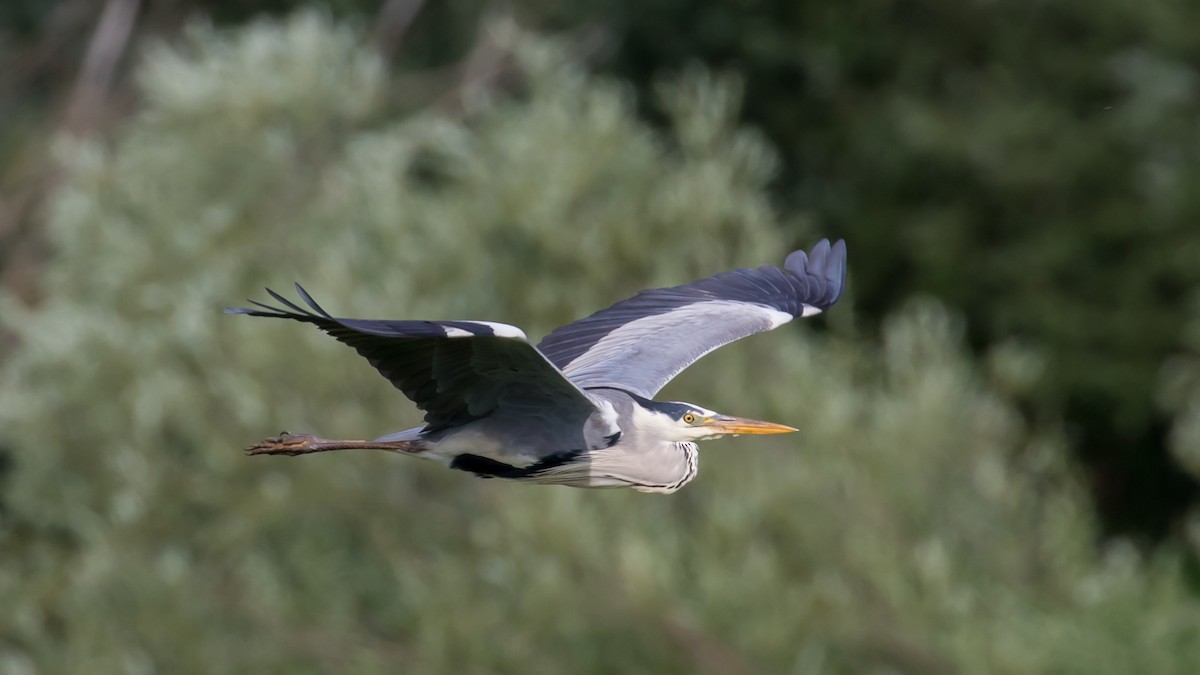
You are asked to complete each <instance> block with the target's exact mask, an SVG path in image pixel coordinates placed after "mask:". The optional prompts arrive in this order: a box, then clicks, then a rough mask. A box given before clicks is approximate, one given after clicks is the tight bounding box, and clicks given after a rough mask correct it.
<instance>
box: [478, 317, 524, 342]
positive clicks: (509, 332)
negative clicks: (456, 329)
mask: <svg viewBox="0 0 1200 675" xmlns="http://www.w3.org/2000/svg"><path fill="white" fill-rule="evenodd" d="M471 323H477V324H480V325H483V326H487V327H489V328H491V329H492V332H493V333H495V334H496V337H502V338H514V339H517V340H528V339H529V338H527V337H526V336H525V331H523V330H521V329H520V328H517V327H516V326H510V325H508V324H506V323H496V322H494V321H472V322H471Z"/></svg>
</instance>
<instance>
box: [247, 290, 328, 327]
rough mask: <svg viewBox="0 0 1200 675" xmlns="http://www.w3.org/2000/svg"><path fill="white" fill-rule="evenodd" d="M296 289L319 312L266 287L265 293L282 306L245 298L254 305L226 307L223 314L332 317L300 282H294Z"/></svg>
mask: <svg viewBox="0 0 1200 675" xmlns="http://www.w3.org/2000/svg"><path fill="white" fill-rule="evenodd" d="M296 289H297V291H298V292H299V293H300V297H301V298H303V299H304V301H305V302H306V303H308V304H309V305H310V306H311V307H312V308H313V309H315V310H316V311H317V312H319V314H313V313H312V312H311V311H309V310H307V309H304V308H303V307H300V306H299V305H297V304H296V303H294V302H292V301H291V300H288V299H287V298H285V297H283V296H282V295H280V294H279V293H277V292H275V291H274V290H273V289H271V288H270V287H266V288H264V289H263V290H265V291H266V292H267V295H269V296H271V298H273V299H274V300H275V302H278V303H279V304H280V305H283V306H282V307H274V306H272V305H268V304H266V303H262V302H259V301H257V300H249V299H247V300H246V302H248V303H250V304H251V305H255V307H226V308H225V314H245V315H248V316H267V317H277V318H289V319H300V320H311V319H316V318H330V319H331V318H332V317H330V316H329V314H327V313H326V312H325V310H323V309H321V307H320V305H318V304H317V303H316V302H315V301H313V299H312V296H310V295H309V294H308V292H307V291H305V290H304V289H303V288H302V287H301V286H300V284H296Z"/></svg>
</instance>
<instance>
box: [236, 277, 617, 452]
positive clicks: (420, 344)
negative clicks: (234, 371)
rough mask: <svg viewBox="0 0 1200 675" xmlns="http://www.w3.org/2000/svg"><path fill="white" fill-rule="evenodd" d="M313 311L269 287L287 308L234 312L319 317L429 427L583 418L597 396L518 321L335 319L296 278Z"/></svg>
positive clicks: (323, 326)
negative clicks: (530, 417)
mask: <svg viewBox="0 0 1200 675" xmlns="http://www.w3.org/2000/svg"><path fill="white" fill-rule="evenodd" d="M296 290H297V292H299V294H300V297H301V298H303V299H304V302H306V303H307V304H308V306H309V307H310V308H312V311H310V310H307V309H304V308H301V307H299V306H297V305H295V304H293V303H292V302H290V301H288V300H286V299H285V298H283V297H282V296H280V295H279V294H278V293H276V292H274V291H272V290H271V289H267V292H268V293H270V294H271V297H273V298H275V300H277V301H278V302H279V303H280V304H282V305H283V308H277V307H271V306H269V305H264V304H262V303H259V302H254V301H251V302H252V304H254V305H257V307H258V308H257V309H244V308H230V309H226V310H225V311H226V312H228V313H231V314H249V315H251V316H266V317H273V318H281V319H294V320H296V321H303V322H305V323H311V324H314V325H316V326H317V327H318V328H320V329H321V330H323V331H325V332H326V333H328V334H330V335H332V336H333V337H335V338H337V339H338V340H339V341H341V342H343V343H345V344H347V345H349V346H351V347H353V348H354V349H355V350H356V351H358V353H359V354H361V355H362V356H363V357H365V358H366V359H367V361H369V362H370V363H371V365H372V366H375V368H376V369H377V370H378V371H379V372H380V373H381V374H383V376H384V377H386V378H387V379H388V380H389V381H391V383H392V384H393V385H394V386H395V387H396V388H397V389H399V390H400V391H401V392H403V393H404V395H405V396H407V397H408V398H409V399H411V400H412V401H413V402H414V403H416V404H417V407H418V408H420V409H421V410H424V411H425V424H426V430H428V431H437V430H440V429H446V428H450V427H454V426H458V425H461V424H466V423H467V422H471V421H474V420H477V419H481V418H483V417H487V416H488V415H491V414H494V413H496V412H501V411H502V412H504V413H506V414H512V415H515V416H518V417H520V416H522V415H523V414H535V415H537V416H550V417H555V418H560V419H561V418H570V419H577V420H578V422H579V424H580V425H582V424H583V421H584V420H586V419H587V418H588V416H590V415H591V414H592V413H593V412H594V411H595V406H594V405H593V403H592V400H591V399H590V398H589V397H588V395H587V394H585V393H584V392H583V391H581V390H580V389H579V387H577V386H576V385H575V384H573V383H572V382H571V381H570V380H568V379H567V378H566V377H564V376H563V374H562V372H560V371H559V369H558V368H557V367H555V366H554V365H553V364H552V363H550V362H549V361H548V360H547V359H546V358H545V357H544V356H543V355H542V354H541V353H540V352H538V350H537V349H535V348H534V347H533V345H532V344H530V342H529V340H528V339H527V338H526V337H525V333H523V332H522V331H521V329H519V328H517V327H515V326H509V325H507V324H499V323H491V322H487V321H373V320H366V319H336V318H334V317H332V316H330V315H329V313H328V312H326V311H325V310H323V309H321V307H320V306H319V305H318V304H317V303H316V302H315V301H313V299H312V298H311V297H310V296H309V295H308V293H306V292H305V291H304V289H303V288H301V287H300V285H299V284H297V285H296Z"/></svg>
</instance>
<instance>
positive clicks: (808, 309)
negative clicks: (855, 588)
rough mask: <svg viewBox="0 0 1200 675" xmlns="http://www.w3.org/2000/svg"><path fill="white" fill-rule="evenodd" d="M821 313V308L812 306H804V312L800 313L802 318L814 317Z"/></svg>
mask: <svg viewBox="0 0 1200 675" xmlns="http://www.w3.org/2000/svg"><path fill="white" fill-rule="evenodd" d="M820 313H821V308H820V307H813V306H812V305H804V310H803V311H801V312H800V316H802V317H805V316H812V315H814V314H820Z"/></svg>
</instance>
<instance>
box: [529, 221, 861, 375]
mask: <svg viewBox="0 0 1200 675" xmlns="http://www.w3.org/2000/svg"><path fill="white" fill-rule="evenodd" d="M845 285H846V244H845V242H844V241H841V240H839V241H838V242H837V243H836V244H833V245H832V246H830V245H829V241H828V240H826V239H822V240H821V241H820V242H819V243H818V244H817V245H816V246H814V247H813V248H812V250H811V251H809V252H808V253H807V254H806V253H805V252H804V251H795V252H794V253H792V254H791V255H789V256H788V257H787V259H786V260H785V261H784V264H783V269H780V268H778V267H774V266H771V265H763V266H761V267H758V268H757V269H737V270H733V271H731V272H724V273H722V274H718V275H716V276H713V277H709V278H707V279H701V280H700V281H696V282H694V283H690V284H687V285H685V286H676V287H674V288H655V289H651V290H645V291H642V292H640V293H638V294H637V295H635V296H633V297H632V298H629V299H628V300H623V301H621V302H618V303H617V304H615V305H613V306H612V307H609V308H608V309H605V310H602V311H599V312H596V313H595V314H593V315H591V316H589V317H587V318H585V319H580V320H579V321H576V322H574V323H570V324H567V325H566V326H563V327H561V328H558V329H556V330H555V331H553V332H552V333H550V334H549V335H547V336H546V338H545V339H544V340H542V341H541V343H539V344H538V349H539V350H541V352H542V353H543V354H545V355H546V356H547V358H549V359H550V360H551V361H552V362H553V363H554V364H555V365H556V366H558V367H559V368H561V369H562V372H563V373H564V374H565V375H566V376H567V377H569V378H571V380H572V381H573V382H575V384H577V385H579V386H580V387H583V388H587V387H597V386H614V387H619V388H623V389H627V390H629V391H632V392H633V393H635V394H638V395H641V396H645V397H647V398H650V397H653V396H654V394H655V393H657V392H658V390H660V389H662V388H663V387H664V386H665V385H666V384H667V382H670V381H671V379H672V378H674V377H675V376H676V375H678V374H679V373H680V372H681V371H683V369H684V368H687V367H688V366H690V365H691V364H693V363H695V362H696V360H697V359H699V358H700V357H702V356H704V355H705V354H707V353H709V352H711V351H712V350H714V349H716V348H717V347H720V346H722V345H726V344H728V343H730V342H733V341H734V340H737V339H740V338H743V337H746V336H747V335H752V334H754V333H759V332H762V331H767V330H771V329H773V328H777V327H778V326H781V325H783V324H785V323H787V322H788V321H791V320H792V319H793V318H794V317H797V316H811V315H813V314H817V313H819V312H821V311H822V310H824V309H826V308H828V307H829V306H831V305H833V303H835V302H837V300H838V298H840V297H841V295H842V290H843V289H844V288H845Z"/></svg>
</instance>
